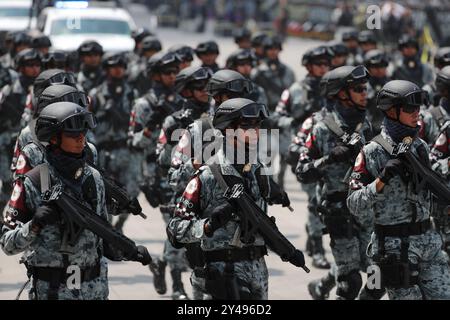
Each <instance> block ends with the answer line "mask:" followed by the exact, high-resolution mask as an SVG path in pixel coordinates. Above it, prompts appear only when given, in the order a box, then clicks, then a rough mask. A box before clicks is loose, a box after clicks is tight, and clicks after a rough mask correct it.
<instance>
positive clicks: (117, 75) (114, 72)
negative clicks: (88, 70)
mask: <svg viewBox="0 0 450 320" xmlns="http://www.w3.org/2000/svg"><path fill="white" fill-rule="evenodd" d="M125 72H126V69H125V68H124V67H123V66H113V67H109V68H108V76H109V77H111V78H113V79H122V78H123V77H124V76H125Z"/></svg>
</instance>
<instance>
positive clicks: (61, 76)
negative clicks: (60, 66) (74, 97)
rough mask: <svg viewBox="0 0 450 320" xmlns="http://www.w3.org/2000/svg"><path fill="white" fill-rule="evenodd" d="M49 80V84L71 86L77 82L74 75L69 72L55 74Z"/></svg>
mask: <svg viewBox="0 0 450 320" xmlns="http://www.w3.org/2000/svg"><path fill="white" fill-rule="evenodd" d="M49 80H50V83H51V84H68V85H72V86H73V85H76V84H77V80H76V79H75V75H74V74H73V73H70V72H66V73H58V74H55V75H54V76H53V77H51V78H50V79H49Z"/></svg>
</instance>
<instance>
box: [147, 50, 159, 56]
mask: <svg viewBox="0 0 450 320" xmlns="http://www.w3.org/2000/svg"><path fill="white" fill-rule="evenodd" d="M156 53H158V51H156V50H147V51H144V53H143V55H144V57H146V58H151V57H153V56H154V55H155V54H156Z"/></svg>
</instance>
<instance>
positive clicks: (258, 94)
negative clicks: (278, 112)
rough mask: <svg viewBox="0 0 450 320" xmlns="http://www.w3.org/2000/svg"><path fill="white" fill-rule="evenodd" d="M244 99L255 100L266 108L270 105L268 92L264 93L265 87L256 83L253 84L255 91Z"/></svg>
mask: <svg viewBox="0 0 450 320" xmlns="http://www.w3.org/2000/svg"><path fill="white" fill-rule="evenodd" d="M243 98H246V99H250V100H253V101H255V102H257V103H261V104H263V105H265V106H267V103H268V101H267V96H266V92H265V91H264V89H263V87H261V86H259V85H257V84H256V83H254V82H253V91H252V92H250V93H249V94H247V95H246V96H245V97H243Z"/></svg>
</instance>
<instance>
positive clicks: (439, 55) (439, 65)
mask: <svg viewBox="0 0 450 320" xmlns="http://www.w3.org/2000/svg"><path fill="white" fill-rule="evenodd" d="M433 62H434V69H435V72H436V73H437V72H439V71H440V70H442V69H443V68H444V67H446V66H450V47H442V48H439V49H438V50H437V51H436V54H435V55H434V58H433ZM422 89H423V90H425V91H427V92H428V95H429V96H430V101H431V104H432V105H433V106H438V105H439V101H440V99H441V97H440V96H439V92H438V90H437V88H436V86H435V83H434V82H433V83H427V84H426V85H424V86H423V88H422Z"/></svg>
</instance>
